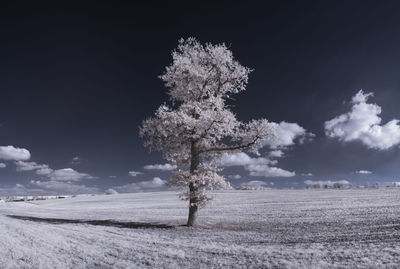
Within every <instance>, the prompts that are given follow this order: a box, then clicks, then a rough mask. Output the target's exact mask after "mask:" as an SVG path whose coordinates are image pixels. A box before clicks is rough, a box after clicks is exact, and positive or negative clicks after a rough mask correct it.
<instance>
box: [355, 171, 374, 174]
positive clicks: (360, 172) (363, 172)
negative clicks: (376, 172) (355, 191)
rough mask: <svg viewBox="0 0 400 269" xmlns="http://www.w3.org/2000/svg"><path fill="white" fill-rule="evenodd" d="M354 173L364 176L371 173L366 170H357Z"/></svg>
mask: <svg viewBox="0 0 400 269" xmlns="http://www.w3.org/2000/svg"><path fill="white" fill-rule="evenodd" d="M356 173H357V174H364V175H368V174H372V172H371V171H368V170H359V171H356Z"/></svg>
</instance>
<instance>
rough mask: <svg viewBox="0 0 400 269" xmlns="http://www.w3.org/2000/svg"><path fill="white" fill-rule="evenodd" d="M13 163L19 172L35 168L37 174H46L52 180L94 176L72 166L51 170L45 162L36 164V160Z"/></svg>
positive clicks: (69, 179) (73, 179)
mask: <svg viewBox="0 0 400 269" xmlns="http://www.w3.org/2000/svg"><path fill="white" fill-rule="evenodd" d="M15 165H16V167H17V171H19V172H21V171H33V170H35V173H36V174H37V175H43V176H46V177H48V178H49V179H50V180H53V181H78V180H81V179H91V178H94V177H92V176H91V175H89V174H85V173H79V172H77V171H75V170H74V169H72V168H63V169H57V170H53V169H51V168H50V167H49V166H48V165H47V164H37V163H36V162H23V161H16V162H15Z"/></svg>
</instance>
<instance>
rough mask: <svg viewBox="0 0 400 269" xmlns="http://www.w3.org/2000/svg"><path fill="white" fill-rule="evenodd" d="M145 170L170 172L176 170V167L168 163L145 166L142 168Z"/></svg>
mask: <svg viewBox="0 0 400 269" xmlns="http://www.w3.org/2000/svg"><path fill="white" fill-rule="evenodd" d="M143 168H144V169H146V170H161V171H172V170H175V169H176V165H171V164H169V163H166V164H151V165H145V166H144V167H143Z"/></svg>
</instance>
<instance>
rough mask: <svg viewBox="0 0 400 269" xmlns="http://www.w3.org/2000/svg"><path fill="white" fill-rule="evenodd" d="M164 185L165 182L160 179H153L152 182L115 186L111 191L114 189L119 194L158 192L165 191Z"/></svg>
mask: <svg viewBox="0 0 400 269" xmlns="http://www.w3.org/2000/svg"><path fill="white" fill-rule="evenodd" d="M165 183H166V182H165V181H164V180H162V179H161V178H159V177H155V178H153V179H152V180H147V181H140V182H136V183H130V184H126V185H123V186H116V187H113V189H115V190H116V191H118V192H119V193H129V192H144V191H160V190H165V189H166V185H165Z"/></svg>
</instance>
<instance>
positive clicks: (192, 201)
mask: <svg viewBox="0 0 400 269" xmlns="http://www.w3.org/2000/svg"><path fill="white" fill-rule="evenodd" d="M191 155H192V156H191V160H190V173H191V174H193V173H194V171H195V170H196V169H197V167H198V166H199V163H200V160H199V155H198V152H197V148H196V143H195V142H194V141H193V142H192V145H191ZM189 192H190V198H189V217H188V221H187V226H189V227H190V226H193V225H194V224H195V223H196V216H197V210H198V206H197V202H198V200H197V199H198V198H197V192H198V188H197V187H196V186H194V185H193V183H190V184H189Z"/></svg>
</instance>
